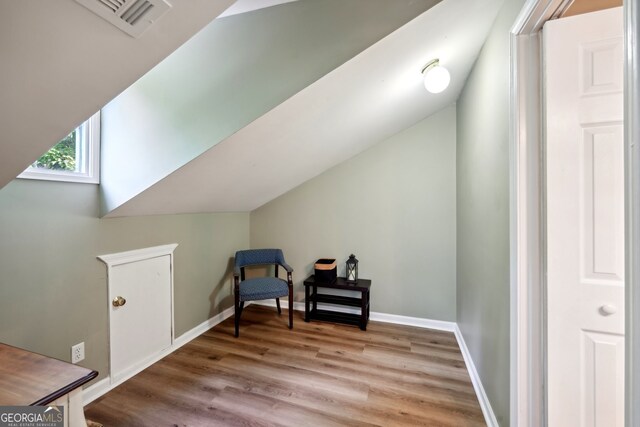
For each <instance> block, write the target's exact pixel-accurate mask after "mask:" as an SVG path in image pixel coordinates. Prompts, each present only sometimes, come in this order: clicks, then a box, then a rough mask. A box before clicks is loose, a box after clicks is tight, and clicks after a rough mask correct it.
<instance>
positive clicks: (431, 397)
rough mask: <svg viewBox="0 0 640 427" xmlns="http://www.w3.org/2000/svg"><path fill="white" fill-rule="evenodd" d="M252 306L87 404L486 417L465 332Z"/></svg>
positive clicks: (199, 421) (416, 422)
mask: <svg viewBox="0 0 640 427" xmlns="http://www.w3.org/2000/svg"><path fill="white" fill-rule="evenodd" d="M295 315H296V316H295V319H294V329H293V330H289V329H288V328H287V321H286V319H287V312H286V310H283V313H282V315H278V314H277V312H276V311H275V309H272V308H266V307H259V306H255V305H251V306H249V307H247V308H245V310H244V312H243V315H242V320H241V326H240V337H239V338H235V337H234V336H233V333H234V326H233V318H231V319H227V320H226V321H224V322H223V323H221V324H220V325H218V326H216V327H214V328H213V329H211V330H209V331H207V332H206V333H204V334H202V335H201V336H200V337H198V338H196V339H194V340H193V341H191V342H189V343H187V344H186V345H184V346H183V347H181V348H180V349H178V350H176V351H175V352H174V353H172V354H170V355H169V356H167V357H165V358H164V359H162V360H161V361H159V362H157V363H156V364H154V365H153V366H151V367H149V368H147V369H146V370H144V371H143V372H141V373H139V374H138V375H136V376H135V377H133V378H131V379H130V380H128V381H126V382H125V383H124V384H122V385H120V386H118V387H117V388H115V389H114V390H112V391H111V392H109V393H107V394H105V395H104V396H102V397H101V398H99V399H97V400H96V401H95V402H93V403H91V404H90V405H89V406H87V407H86V408H85V413H86V417H87V419H89V420H92V421H95V422H98V423H101V424H103V425H104V426H105V427H106V426H164V425H166V426H185V427H186V426H307V425H309V426H372V425H375V426H481V425H485V423H484V418H483V415H482V411H481V409H480V406H479V404H478V400H477V398H476V395H475V393H474V390H473V386H472V384H471V381H470V379H469V375H468V372H467V371H466V367H465V365H464V359H463V358H462V355H461V353H460V349H459V348H458V345H457V342H456V339H455V336H454V335H453V334H452V333H450V332H443V331H432V330H428V329H422V328H416V327H411V326H401V325H392V324H385V323H377V322H370V323H369V326H368V328H367V331H361V330H360V329H358V328H357V327H350V326H346V325H336V324H332V323H324V322H311V323H305V322H304V321H303V320H302V318H301V317H300V314H299V313H295Z"/></svg>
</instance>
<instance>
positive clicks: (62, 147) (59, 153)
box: [31, 129, 78, 171]
mask: <svg viewBox="0 0 640 427" xmlns="http://www.w3.org/2000/svg"><path fill="white" fill-rule="evenodd" d="M77 137H78V129H74V130H73V132H71V133H70V134H69V135H67V136H66V137H65V138H64V139H63V140H62V141H60V142H58V143H57V144H56V145H55V146H54V147H53V148H51V150H49V151H47V152H46V153H45V154H44V155H43V156H42V157H40V158H39V159H38V160H36V161H35V162H34V163H33V165H31V166H32V167H34V168H45V169H52V170H65V171H75V170H76V156H77V153H76V148H77V145H78V144H77V142H76V140H77Z"/></svg>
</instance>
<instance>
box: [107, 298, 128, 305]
mask: <svg viewBox="0 0 640 427" xmlns="http://www.w3.org/2000/svg"><path fill="white" fill-rule="evenodd" d="M126 303H127V300H126V299H124V298H122V297H121V296H117V297H115V298H114V299H113V301H111V304H113V306H114V307H122V306H123V305H125V304H126Z"/></svg>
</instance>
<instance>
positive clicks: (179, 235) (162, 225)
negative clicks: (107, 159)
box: [0, 180, 249, 378]
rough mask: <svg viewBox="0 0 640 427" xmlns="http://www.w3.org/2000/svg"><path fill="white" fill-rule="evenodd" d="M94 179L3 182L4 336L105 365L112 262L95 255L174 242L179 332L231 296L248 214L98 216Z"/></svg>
mask: <svg viewBox="0 0 640 427" xmlns="http://www.w3.org/2000/svg"><path fill="white" fill-rule="evenodd" d="M98 212H99V194H98V187H97V186H96V185H88V184H71V183H56V182H45V181H29V180H15V181H13V182H12V183H10V184H9V185H8V186H6V187H5V188H3V189H2V190H1V191H0V272H1V273H2V275H1V278H0V281H1V285H0V342H4V343H7V344H12V345H15V346H18V347H22V348H26V349H29V350H32V351H36V352H39V353H43V354H46V355H48V356H52V357H56V358H59V359H62V360H69V359H70V347H71V345H73V344H76V343H78V342H81V341H84V342H85V353H86V359H85V361H83V362H81V363H80V364H81V365H83V366H86V367H89V368H92V369H96V370H98V371H100V377H99V378H103V377H104V376H105V374H107V370H108V347H107V345H108V342H107V339H108V329H107V326H108V325H107V308H108V301H107V280H106V272H107V270H106V266H105V265H104V264H103V263H102V262H100V261H98V260H97V259H96V256H97V255H103V254H108V253H115V252H122V251H127V250H132V249H139V248H144V247H150V246H156V245H162V244H168V243H178V244H179V246H178V247H177V248H176V250H175V270H174V296H175V306H174V307H175V328H176V337H178V336H180V335H181V334H183V333H184V332H186V331H188V330H190V329H191V328H193V327H195V326H197V325H198V324H200V323H202V322H204V321H205V320H207V319H209V318H210V317H211V316H213V315H214V314H217V313H219V312H220V311H222V310H223V309H225V308H227V307H230V306H232V305H233V300H232V297H231V295H232V281H231V267H230V265H231V261H232V258H233V255H234V253H235V251H236V250H238V249H242V248H247V247H248V246H249V214H247V213H244V214H200V215H166V216H148V217H135V218H116V219H98Z"/></svg>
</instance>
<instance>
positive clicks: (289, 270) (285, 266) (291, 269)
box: [280, 262, 293, 273]
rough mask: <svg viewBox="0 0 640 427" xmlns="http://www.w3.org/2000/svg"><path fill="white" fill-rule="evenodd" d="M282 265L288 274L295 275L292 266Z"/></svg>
mask: <svg viewBox="0 0 640 427" xmlns="http://www.w3.org/2000/svg"><path fill="white" fill-rule="evenodd" d="M280 265H281V266H282V268H284V269H285V270H287V273H293V268H291V266H290V265H289V264H287V263H286V262H283V263H281V264H280Z"/></svg>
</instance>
